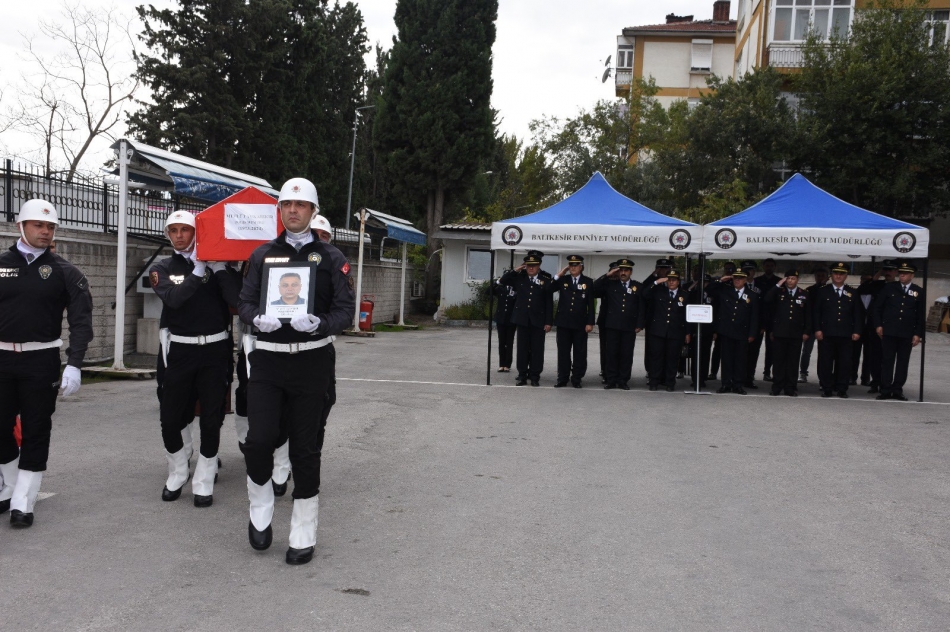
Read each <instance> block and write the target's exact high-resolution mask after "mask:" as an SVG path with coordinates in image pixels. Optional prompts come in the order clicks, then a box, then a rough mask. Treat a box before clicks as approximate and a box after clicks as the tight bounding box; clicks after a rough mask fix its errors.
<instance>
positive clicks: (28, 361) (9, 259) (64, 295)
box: [0, 200, 92, 528]
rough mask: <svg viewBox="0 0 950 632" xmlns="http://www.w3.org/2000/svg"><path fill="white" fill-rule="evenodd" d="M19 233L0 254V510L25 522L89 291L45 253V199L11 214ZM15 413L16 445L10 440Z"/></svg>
mask: <svg viewBox="0 0 950 632" xmlns="http://www.w3.org/2000/svg"><path fill="white" fill-rule="evenodd" d="M17 224H18V225H19V228H20V239H18V240H17V242H16V244H15V245H14V246H13V247H11V248H10V249H9V250H8V251H6V252H4V253H3V254H0V513H4V512H6V511H7V510H8V509H9V510H10V524H11V525H12V526H14V527H20V528H25V527H29V526H31V525H32V524H33V505H34V503H36V497H37V495H38V494H39V493H40V484H41V482H42V480H43V472H45V471H46V461H47V460H48V459H49V444H50V433H51V431H52V427H53V412H54V411H55V410H56V393H57V388H58V389H59V392H60V394H62V396H63V397H68V396H69V395H72V394H73V393H75V392H76V391H78V390H79V384H80V371H79V367H81V366H82V359H83V356H85V354H86V348H87V347H88V346H89V341H90V340H92V297H91V296H90V294H89V283H88V281H86V277H85V276H83V273H82V272H80V271H79V269H78V268H76V267H75V266H74V265H72V264H71V263H69V262H68V261H66V260H65V259H63V258H62V257H60V256H58V255H54V254H53V253H51V252H50V251H49V244H50V242H51V241H52V240H53V236H54V234H55V232H56V226H57V225H58V224H59V218H58V216H57V214H56V209H55V208H54V207H53V205H52V204H50V203H49V202H47V201H46V200H30V201H28V202H25V203H24V204H23V206H22V207H21V208H20V214H19V216H18V217H17ZM63 310H65V311H66V320H67V322H68V323H69V347H68V348H67V349H66V368H65V369H63V376H62V378H61V379H60V377H59V366H60V365H59V348H60V347H62V346H63V341H62V340H61V339H60V335H61V334H62V328H63ZM17 415H19V416H20V429H21V431H22V437H21V442H22V446H21V447H19V448H18V447H17V444H16V440H15V439H14V438H13V428H14V426H15V425H16V417H17Z"/></svg>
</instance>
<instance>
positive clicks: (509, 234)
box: [501, 226, 524, 246]
mask: <svg viewBox="0 0 950 632" xmlns="http://www.w3.org/2000/svg"><path fill="white" fill-rule="evenodd" d="M522 237H524V234H523V233H522V232H521V229H520V228H518V227H517V226H509V227H508V228H506V229H505V232H503V233H502V234H501V240H502V241H503V242H505V244H506V245H508V246H517V245H518V244H520V243H521V239H522Z"/></svg>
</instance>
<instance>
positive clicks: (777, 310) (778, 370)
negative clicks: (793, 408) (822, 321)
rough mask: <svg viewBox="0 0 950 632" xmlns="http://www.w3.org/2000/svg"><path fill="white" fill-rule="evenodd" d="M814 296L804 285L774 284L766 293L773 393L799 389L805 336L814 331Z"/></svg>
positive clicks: (793, 392)
mask: <svg viewBox="0 0 950 632" xmlns="http://www.w3.org/2000/svg"><path fill="white" fill-rule="evenodd" d="M810 301H811V297H810V296H809V294H808V292H806V291H804V290H803V289H801V288H800V287H797V286H796V287H795V289H794V290H789V289H788V288H786V287H778V286H775V285H773V286H772V287H771V288H770V289H769V290H768V291H767V292H766V293H765V304H766V305H767V306H768V312H769V313H768V317H769V318H770V319H771V321H772V322H771V324H770V325H769V326H768V327H767V330H768V331H769V334H768V336H769V338H770V339H771V340H770V342H771V343H772V354H773V355H772V359H773V364H772V394H773V395H778V394H779V393H781V392H784V393H785V394H786V395H793V396H794V395H796V394H797V393H798V360H799V358H800V357H801V353H802V342H803V341H804V339H803V336H804V335H806V334H807V335H808V336H811V334H812V327H811V317H812V306H811V302H810Z"/></svg>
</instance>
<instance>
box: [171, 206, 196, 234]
mask: <svg viewBox="0 0 950 632" xmlns="http://www.w3.org/2000/svg"><path fill="white" fill-rule="evenodd" d="M172 224H185V225H186V226H191V227H192V228H194V227H195V215H194V213H189V212H188V211H175V212H174V213H172V214H171V215H169V216H168V219H166V220H165V234H166V235H167V234H168V227H169V226H171V225H172Z"/></svg>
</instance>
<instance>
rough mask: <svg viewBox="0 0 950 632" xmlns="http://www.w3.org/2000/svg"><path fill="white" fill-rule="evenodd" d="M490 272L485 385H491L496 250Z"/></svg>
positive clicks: (492, 252) (493, 252)
mask: <svg viewBox="0 0 950 632" xmlns="http://www.w3.org/2000/svg"><path fill="white" fill-rule="evenodd" d="M488 269H489V270H490V272H489V274H488V368H487V370H486V371H485V386H491V330H492V326H491V324H492V316H494V313H493V312H494V307H495V292H494V289H495V251H494V250H492V251H491V265H489V266H488Z"/></svg>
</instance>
